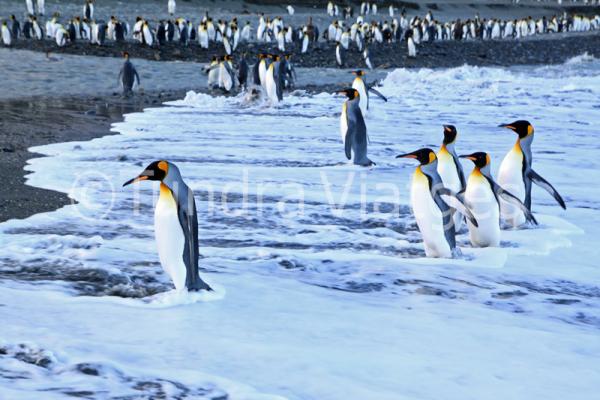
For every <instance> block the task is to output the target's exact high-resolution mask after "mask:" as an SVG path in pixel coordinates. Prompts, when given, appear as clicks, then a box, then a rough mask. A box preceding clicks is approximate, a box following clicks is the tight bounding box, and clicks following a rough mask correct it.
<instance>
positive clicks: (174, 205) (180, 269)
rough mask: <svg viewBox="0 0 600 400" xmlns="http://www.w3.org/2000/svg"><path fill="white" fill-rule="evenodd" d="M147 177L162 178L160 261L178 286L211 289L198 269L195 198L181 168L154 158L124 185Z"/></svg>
mask: <svg viewBox="0 0 600 400" xmlns="http://www.w3.org/2000/svg"><path fill="white" fill-rule="evenodd" d="M145 180H149V181H159V182H160V196H159V198H158V202H157V203H156V208H155V210H154V234H155V237H156V244H157V246H158V257H159V259H160V263H161V265H162V267H163V269H164V270H165V272H166V273H167V274H168V275H169V276H170V278H171V280H172V281H173V284H174V285H175V289H176V290H177V291H182V290H186V289H187V290H188V291H198V290H208V291H210V290H212V289H211V288H210V286H208V284H206V282H204V281H203V280H202V278H200V275H199V273H198V257H199V252H198V216H197V214H196V201H195V199H194V193H193V192H192V190H191V189H190V188H189V187H188V186H187V185H186V184H185V182H184V181H183V179H182V177H181V173H180V172H179V168H177V166H175V164H173V163H170V162H168V161H154V162H153V163H151V164H150V165H148V166H147V167H146V169H144V171H142V173H141V174H140V175H138V176H137V177H135V178H133V179H130V180H128V181H127V182H125V183H124V184H123V186H127V185H129V184H131V183H135V182H141V181H145Z"/></svg>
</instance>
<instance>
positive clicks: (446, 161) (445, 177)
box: [437, 125, 465, 231]
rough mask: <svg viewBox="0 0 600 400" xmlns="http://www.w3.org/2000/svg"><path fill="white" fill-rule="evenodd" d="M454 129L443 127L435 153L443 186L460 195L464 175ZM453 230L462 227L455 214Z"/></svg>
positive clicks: (459, 215)
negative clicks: (438, 148) (442, 133)
mask: <svg viewBox="0 0 600 400" xmlns="http://www.w3.org/2000/svg"><path fill="white" fill-rule="evenodd" d="M456 136H457V132H456V127H455V126H454V125H444V140H443V142H442V146H441V147H440V150H439V151H438V153H437V158H438V167H437V170H438V173H439V174H440V177H441V178H442V182H443V183H444V186H445V187H447V188H448V189H450V190H452V191H453V192H454V193H460V192H462V191H463V190H464V188H465V173H464V172H463V169H462V165H461V164H460V160H459V159H458V155H457V154H456V150H455V148H454V143H455V142H456ZM453 220H454V229H456V231H459V230H460V228H461V226H462V221H463V217H462V215H461V214H460V213H458V212H457V213H455V214H454V217H453Z"/></svg>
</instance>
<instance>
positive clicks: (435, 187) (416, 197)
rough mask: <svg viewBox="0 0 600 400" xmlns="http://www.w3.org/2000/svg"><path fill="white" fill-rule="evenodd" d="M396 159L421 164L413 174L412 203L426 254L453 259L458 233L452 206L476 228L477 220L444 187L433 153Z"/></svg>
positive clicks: (431, 151)
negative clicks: (452, 217)
mask: <svg viewBox="0 0 600 400" xmlns="http://www.w3.org/2000/svg"><path fill="white" fill-rule="evenodd" d="M396 158H413V159H416V160H417V161H419V164H420V165H419V166H418V167H417V168H416V169H415V173H414V174H413V178H412V183H411V188H410V203H411V206H412V209H413V214H414V215H415V219H416V221H417V226H418V227H419V231H420V232H421V235H422V237H423V246H424V247H425V254H426V255H427V257H442V258H451V257H453V256H454V255H455V252H456V250H455V249H456V233H455V230H454V224H453V223H452V220H451V207H452V208H456V209H458V210H459V211H460V212H462V213H463V214H464V215H465V216H466V217H467V219H468V220H469V221H470V222H471V223H472V224H473V225H474V226H478V223H477V220H476V219H475V217H474V216H473V214H472V213H471V211H469V210H468V209H467V207H466V206H465V205H464V202H463V201H462V200H460V199H459V197H457V196H456V194H455V193H454V192H452V191H451V190H450V189H448V188H446V187H444V185H443V183H442V178H441V177H440V175H439V174H438V172H437V157H436V156H435V153H434V152H433V150H431V149H428V148H423V149H420V150H417V151H413V152H412V153H406V154H401V155H399V156H396Z"/></svg>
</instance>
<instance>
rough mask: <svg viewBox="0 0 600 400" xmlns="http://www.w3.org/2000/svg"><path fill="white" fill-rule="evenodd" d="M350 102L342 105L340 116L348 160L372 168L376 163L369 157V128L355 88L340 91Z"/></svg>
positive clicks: (341, 132) (347, 101)
mask: <svg viewBox="0 0 600 400" xmlns="http://www.w3.org/2000/svg"><path fill="white" fill-rule="evenodd" d="M337 93H340V94H344V95H345V96H346V97H347V98H348V100H346V101H345V102H344V104H343V105H342V114H341V115H340V134H341V135H342V142H343V143H344V150H345V152H346V157H347V158H348V160H352V162H353V163H354V164H355V165H361V166H363V167H370V166H371V165H375V163H374V162H373V161H371V160H369V158H368V157H367V142H368V137H367V126H366V124H365V119H364V118H363V115H362V111H361V110H360V93H359V92H358V90H356V89H354V88H348V89H343V90H340V91H338V92H337Z"/></svg>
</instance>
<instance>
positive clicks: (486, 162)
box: [461, 152, 537, 247]
mask: <svg viewBox="0 0 600 400" xmlns="http://www.w3.org/2000/svg"><path fill="white" fill-rule="evenodd" d="M461 158H466V159H469V160H471V161H473V163H474V164H475V167H474V168H473V172H471V175H469V179H468V181H467V186H466V189H465V193H464V196H465V203H466V204H468V205H469V208H470V209H471V211H472V212H473V215H474V216H475V218H476V219H477V223H478V226H475V225H473V224H472V223H470V222H468V223H467V224H468V227H469V238H470V239H471V244H472V245H473V246H474V247H489V246H492V247H497V246H499V245H500V199H502V200H503V201H506V202H507V203H510V204H512V205H514V206H515V207H517V208H519V209H520V210H521V211H523V213H524V215H525V217H526V219H527V220H528V221H531V222H532V223H534V224H537V221H536V220H535V218H534V217H533V215H532V214H531V211H529V210H528V209H527V207H525V204H523V202H521V200H519V199H518V198H517V197H515V196H514V195H513V194H511V193H510V192H508V191H506V190H504V189H503V188H502V187H500V185H498V184H497V183H496V182H495V181H494V179H493V178H492V173H491V171H490V163H491V161H490V155H489V154H487V153H484V152H477V153H473V154H468V155H464V156H461Z"/></svg>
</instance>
